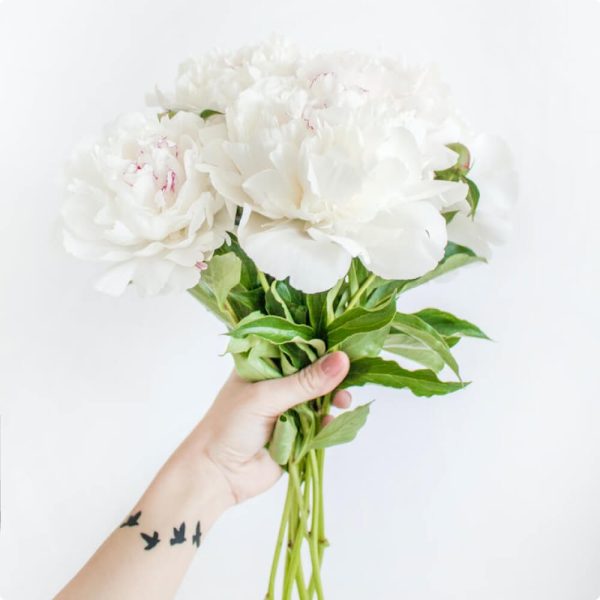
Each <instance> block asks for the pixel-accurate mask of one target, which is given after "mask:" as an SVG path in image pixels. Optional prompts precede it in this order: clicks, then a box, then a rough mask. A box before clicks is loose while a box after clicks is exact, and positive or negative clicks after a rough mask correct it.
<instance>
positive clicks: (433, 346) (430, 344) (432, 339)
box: [391, 313, 460, 379]
mask: <svg viewBox="0 0 600 600" xmlns="http://www.w3.org/2000/svg"><path fill="white" fill-rule="evenodd" d="M391 331H392V332H397V331H399V332H401V333H405V334H407V335H410V336H412V337H413V338H415V339H416V340H419V341H420V342H421V343H422V344H423V345H424V346H425V347H427V348H429V349H430V350H433V351H434V352H435V353H436V354H437V355H438V356H439V357H440V358H441V359H442V360H443V361H444V363H445V364H446V365H448V366H449V367H450V369H452V371H453V372H454V373H455V375H456V376H457V377H458V378H459V379H460V373H459V369H458V364H457V362H456V360H455V359H454V357H453V356H452V353H451V352H450V348H448V345H447V344H446V341H445V340H444V338H443V337H442V336H441V335H440V334H439V333H438V332H437V331H436V330H435V329H434V328H433V327H432V326H431V325H429V324H428V323H426V322H425V321H423V320H422V319H421V318H419V317H418V316H416V315H406V314H403V313H396V316H395V317H394V320H393V321H392V328H391Z"/></svg>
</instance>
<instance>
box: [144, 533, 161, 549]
mask: <svg viewBox="0 0 600 600" xmlns="http://www.w3.org/2000/svg"><path fill="white" fill-rule="evenodd" d="M140 536H141V537H142V539H143V540H144V541H145V542H146V547H145V548H144V550H152V548H154V546H156V544H158V542H160V539H159V538H158V531H155V532H154V534H153V535H148V534H147V533H140Z"/></svg>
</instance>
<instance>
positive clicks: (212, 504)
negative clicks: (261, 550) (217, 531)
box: [164, 442, 235, 529]
mask: <svg viewBox="0 0 600 600" xmlns="http://www.w3.org/2000/svg"><path fill="white" fill-rule="evenodd" d="M194 446H195V445H194ZM190 450H192V448H190V446H189V445H188V444H186V443H185V442H184V444H182V446H180V447H179V448H178V449H177V450H176V451H175V453H174V454H173V455H172V456H171V458H170V459H169V461H168V462H167V464H166V465H165V474H164V476H165V477H166V478H167V479H168V480H169V481H170V482H171V484H172V485H174V486H177V487H178V489H180V490H181V494H182V496H183V497H184V498H185V502H186V504H188V505H189V506H190V507H194V509H196V510H198V511H199V512H200V513H202V514H201V517H202V519H203V523H204V529H208V528H209V527H210V526H211V525H212V523H214V521H216V520H217V519H218V518H219V517H220V516H221V515H222V514H223V513H224V512H225V511H226V510H227V509H228V508H230V507H231V506H233V505H234V504H235V498H234V497H233V494H232V492H231V487H230V485H229V483H228V481H227V480H226V479H225V477H224V476H223V473H222V472H221V470H220V469H219V468H218V466H217V465H215V463H214V462H213V461H212V460H211V459H210V457H209V456H208V454H207V453H206V451H205V447H204V446H200V447H198V446H196V447H194V448H193V452H192V451H190Z"/></svg>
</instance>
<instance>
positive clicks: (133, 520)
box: [120, 510, 142, 527]
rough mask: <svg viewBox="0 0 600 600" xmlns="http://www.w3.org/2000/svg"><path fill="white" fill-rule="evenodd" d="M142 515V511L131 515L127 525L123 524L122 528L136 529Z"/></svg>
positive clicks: (126, 522)
mask: <svg viewBox="0 0 600 600" xmlns="http://www.w3.org/2000/svg"><path fill="white" fill-rule="evenodd" d="M141 514H142V511H141V510H138V512H136V513H135V515H129V517H128V518H127V521H125V523H123V524H122V525H121V526H120V527H135V526H136V525H139V523H138V521H139V518H140V516H141Z"/></svg>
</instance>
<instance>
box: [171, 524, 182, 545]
mask: <svg viewBox="0 0 600 600" xmlns="http://www.w3.org/2000/svg"><path fill="white" fill-rule="evenodd" d="M169 542H170V544H171V546H174V545H175V544H183V542H185V523H182V524H181V525H180V526H179V528H177V527H173V537H172V538H171V539H170V540H169Z"/></svg>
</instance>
